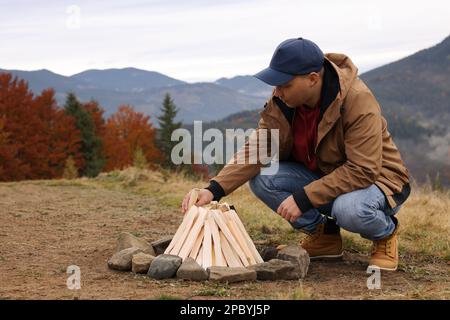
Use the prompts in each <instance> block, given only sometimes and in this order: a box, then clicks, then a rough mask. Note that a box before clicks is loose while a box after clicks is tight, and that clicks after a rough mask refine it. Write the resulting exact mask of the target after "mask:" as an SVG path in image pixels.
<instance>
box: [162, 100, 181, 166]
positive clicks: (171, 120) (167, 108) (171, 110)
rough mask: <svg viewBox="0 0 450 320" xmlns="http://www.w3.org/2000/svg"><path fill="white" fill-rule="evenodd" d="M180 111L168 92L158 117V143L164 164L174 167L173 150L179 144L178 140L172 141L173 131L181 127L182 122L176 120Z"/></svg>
mask: <svg viewBox="0 0 450 320" xmlns="http://www.w3.org/2000/svg"><path fill="white" fill-rule="evenodd" d="M177 113H178V109H177V107H176V106H175V104H174V102H173V100H172V98H171V97H170V94H169V93H166V95H165V97H164V101H163V104H162V108H161V115H160V116H159V117H158V122H159V129H158V139H157V145H158V148H159V150H161V152H162V154H163V157H164V161H163V165H164V166H169V167H173V164H172V161H171V157H170V155H171V152H172V149H173V147H174V146H175V145H176V144H177V142H176V141H172V140H171V137H172V132H173V131H174V130H176V129H178V128H180V127H181V122H175V117H176V115H177Z"/></svg>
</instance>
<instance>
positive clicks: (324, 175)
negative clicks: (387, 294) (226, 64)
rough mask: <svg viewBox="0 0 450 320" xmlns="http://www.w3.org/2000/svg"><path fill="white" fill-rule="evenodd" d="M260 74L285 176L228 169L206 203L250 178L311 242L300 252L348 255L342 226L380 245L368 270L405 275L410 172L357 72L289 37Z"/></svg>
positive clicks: (264, 122)
mask: <svg viewBox="0 0 450 320" xmlns="http://www.w3.org/2000/svg"><path fill="white" fill-rule="evenodd" d="M255 77H256V78H258V79H260V80H262V81H264V82H265V83H268V84H269V85H272V86H274V87H275V88H274V91H273V94H272V96H271V97H270V99H269V100H268V101H267V103H266V105H265V109H264V110H263V111H262V112H261V119H260V121H259V126H258V129H257V132H258V130H261V129H269V130H270V129H279V158H280V163H279V170H278V172H277V173H276V174H275V175H261V174H259V172H260V168H261V164H235V163H233V162H229V163H228V164H227V165H226V166H225V167H224V168H223V169H222V170H221V171H220V172H219V174H218V175H217V176H216V177H214V178H213V179H212V180H211V181H210V185H209V186H208V187H207V188H205V189H201V191H200V193H199V199H198V202H197V205H204V204H207V203H209V202H210V201H212V200H216V201H218V200H220V198H221V197H223V196H225V195H228V194H230V193H231V192H233V191H234V190H235V189H236V188H238V187H239V186H241V185H242V184H244V183H245V182H246V181H250V188H251V190H252V191H253V193H254V194H255V195H256V196H257V197H258V198H259V199H261V200H262V201H263V202H264V203H265V204H266V205H267V206H269V207H270V208H271V209H272V210H274V211H275V212H277V213H278V214H279V215H281V216H282V217H283V218H285V219H287V220H288V221H289V222H290V223H291V225H292V226H293V227H294V228H296V229H298V230H300V231H302V232H305V233H306V234H307V235H308V236H307V237H306V238H305V239H304V240H303V241H302V242H301V244H300V245H301V246H302V247H303V248H304V249H305V250H306V251H307V252H308V253H309V255H310V257H311V259H314V258H340V257H341V256H342V239H341V235H340V227H342V228H344V229H345V230H348V231H350V232H355V233H359V234H360V235H361V236H362V237H364V238H366V239H369V240H372V241H373V248H372V253H371V257H370V261H369V265H373V266H377V267H379V268H380V269H383V270H396V269H397V266H398V241H397V232H398V228H399V223H398V220H397V219H396V218H395V214H396V213H398V211H399V210H400V207H401V206H402V204H403V203H404V201H405V200H406V199H407V197H408V196H409V193H410V186H409V174H408V170H407V169H406V167H405V165H404V164H403V161H402V159H401V156H400V153H399V151H398V150H397V147H396V146H395V144H394V142H393V140H392V137H391V135H390V133H389V131H388V130H387V124H386V120H385V119H384V117H383V116H382V115H381V110H380V106H379V105H378V103H377V100H376V99H375V97H374V96H373V94H372V92H371V91H370V90H369V89H368V87H367V86H366V85H365V84H364V82H363V81H362V80H361V79H360V78H359V77H358V75H357V68H356V67H355V65H354V64H353V63H352V61H351V60H350V59H349V58H348V57H347V56H345V55H343V54H336V53H330V54H326V55H324V54H323V53H322V51H321V50H320V48H319V47H318V46H317V45H316V44H315V43H313V42H312V41H310V40H307V39H303V38H297V39H288V40H286V41H283V42H282V43H281V44H280V45H279V46H278V47H277V48H276V50H275V53H274V54H273V57H272V60H271V62H270V66H269V67H268V68H266V69H264V70H262V71H261V72H259V73H258V74H256V75H255ZM248 148H249V144H248V143H247V144H246V145H245V146H244V152H245V149H248ZM235 157H236V155H235ZM189 195H190V193H188V194H187V195H186V197H185V199H184V200H183V204H182V207H183V210H184V211H185V210H186V206H187V201H188V199H189Z"/></svg>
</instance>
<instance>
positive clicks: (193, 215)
mask: <svg viewBox="0 0 450 320" xmlns="http://www.w3.org/2000/svg"><path fill="white" fill-rule="evenodd" d="M196 202H197V193H196V192H195V191H194V192H192V194H191V198H190V200H189V205H188V208H189V209H188V211H187V212H186V214H185V216H184V219H183V222H182V223H181V225H180V227H179V228H178V230H177V232H176V233H175V235H174V237H173V239H172V241H171V242H170V244H169V246H168V247H167V249H166V251H165V252H164V253H165V254H171V255H177V256H179V257H181V258H183V260H185V259H186V258H187V257H191V258H193V259H194V260H195V261H197V263H198V264H199V265H201V266H202V267H203V268H205V269H206V268H208V267H211V266H223V267H247V266H249V265H253V264H257V263H262V262H263V259H262V258H261V256H260V254H259V252H258V250H257V249H256V247H255V245H254V244H253V241H252V239H251V238H250V236H249V235H248V233H247V231H246V230H245V227H244V225H243V224H242V222H241V220H240V219H239V216H238V215H237V213H236V211H235V210H233V209H231V208H230V206H229V205H228V204H227V203H221V204H219V203H217V202H214V201H213V202H212V203H211V204H209V205H208V206H204V207H197V206H195V205H194V203H196Z"/></svg>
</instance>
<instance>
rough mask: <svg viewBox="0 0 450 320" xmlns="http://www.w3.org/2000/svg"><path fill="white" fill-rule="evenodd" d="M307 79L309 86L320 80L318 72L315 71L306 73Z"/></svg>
mask: <svg viewBox="0 0 450 320" xmlns="http://www.w3.org/2000/svg"><path fill="white" fill-rule="evenodd" d="M308 79H309V83H310V87H311V88H312V87H314V86H315V85H316V84H317V83H318V82H319V80H320V74H319V73H317V72H311V73H310V74H308Z"/></svg>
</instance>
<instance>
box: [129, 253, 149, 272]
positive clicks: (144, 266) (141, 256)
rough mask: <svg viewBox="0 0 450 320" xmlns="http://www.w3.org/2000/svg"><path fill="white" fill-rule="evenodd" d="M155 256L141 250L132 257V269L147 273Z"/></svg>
mask: <svg viewBox="0 0 450 320" xmlns="http://www.w3.org/2000/svg"><path fill="white" fill-rule="evenodd" d="M154 259H155V257H154V256H152V255H150V254H146V253H143V252H140V253H138V254H135V255H134V256H133V258H132V259H131V271H133V272H134V273H147V272H148V269H149V268H150V265H151V264H152V262H153V260H154Z"/></svg>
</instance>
